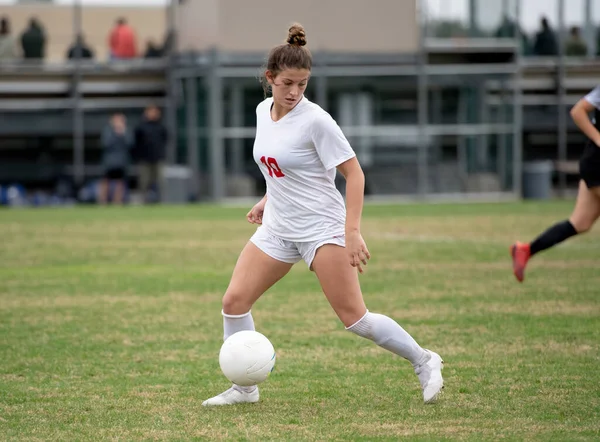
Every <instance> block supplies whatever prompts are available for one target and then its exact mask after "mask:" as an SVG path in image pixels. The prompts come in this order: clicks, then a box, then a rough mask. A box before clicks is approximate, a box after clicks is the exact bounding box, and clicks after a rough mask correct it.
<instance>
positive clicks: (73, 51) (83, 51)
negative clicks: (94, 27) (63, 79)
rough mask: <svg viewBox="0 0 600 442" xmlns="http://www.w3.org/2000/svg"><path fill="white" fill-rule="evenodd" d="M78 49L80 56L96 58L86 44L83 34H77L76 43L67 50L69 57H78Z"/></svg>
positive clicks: (71, 58)
mask: <svg viewBox="0 0 600 442" xmlns="http://www.w3.org/2000/svg"><path fill="white" fill-rule="evenodd" d="M77 51H80V54H79V56H80V57H81V58H85V59H91V58H94V52H93V51H92V50H91V49H90V48H89V46H88V45H87V44H86V42H85V38H84V37H83V35H81V34H80V35H78V36H77V38H76V39H75V43H73V44H72V45H71V47H70V48H69V51H68V52H67V58H68V59H69V60H73V59H75V58H77Z"/></svg>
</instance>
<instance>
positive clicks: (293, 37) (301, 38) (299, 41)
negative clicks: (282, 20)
mask: <svg viewBox="0 0 600 442" xmlns="http://www.w3.org/2000/svg"><path fill="white" fill-rule="evenodd" d="M311 68H312V55H311V53H310V51H309V50H308V48H307V47H306V32H305V31H304V28H303V27H302V25H300V24H298V23H294V24H293V25H292V26H291V27H290V29H289V31H288V36H287V39H286V41H285V43H283V44H280V45H278V46H275V47H274V48H273V49H271V50H270V51H269V56H268V58H267V65H266V66H265V68H264V69H263V71H264V70H268V71H270V72H271V73H272V74H273V77H276V76H277V75H278V74H279V73H280V72H281V71H283V70H285V69H307V70H309V71H310V70H311ZM261 83H262V86H263V89H264V91H265V96H267V95H268V94H269V92H270V90H271V85H270V84H269V82H268V81H267V79H266V77H265V76H264V72H263V76H262V78H261Z"/></svg>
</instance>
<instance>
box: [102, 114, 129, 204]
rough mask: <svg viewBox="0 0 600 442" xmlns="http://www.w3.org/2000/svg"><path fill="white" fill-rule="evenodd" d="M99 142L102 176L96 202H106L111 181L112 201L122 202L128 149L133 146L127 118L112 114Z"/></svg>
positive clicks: (127, 163)
mask: <svg viewBox="0 0 600 442" xmlns="http://www.w3.org/2000/svg"><path fill="white" fill-rule="evenodd" d="M101 143H102V148H103V155H102V165H103V167H104V178H103V179H102V181H100V188H99V191H98V202H99V203H100V204H106V203H107V202H108V195H109V186H110V184H111V182H112V183H113V185H114V187H113V192H112V202H113V203H115V204H123V201H124V197H125V181H126V179H127V169H128V167H129V161H130V155H129V151H130V149H131V148H132V146H133V137H132V136H131V133H130V132H129V131H128V130H127V120H126V119H125V116H124V115H123V114H114V115H113V116H112V117H111V119H110V122H109V124H108V125H107V126H106V127H105V128H104V130H103V131H102V138H101Z"/></svg>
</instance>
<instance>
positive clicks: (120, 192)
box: [113, 179, 125, 204]
mask: <svg viewBox="0 0 600 442" xmlns="http://www.w3.org/2000/svg"><path fill="white" fill-rule="evenodd" d="M124 200H125V180H124V179H118V180H115V192H114V198H113V202H114V203H115V204H123V201H124Z"/></svg>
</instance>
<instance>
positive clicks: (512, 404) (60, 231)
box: [0, 202, 600, 441]
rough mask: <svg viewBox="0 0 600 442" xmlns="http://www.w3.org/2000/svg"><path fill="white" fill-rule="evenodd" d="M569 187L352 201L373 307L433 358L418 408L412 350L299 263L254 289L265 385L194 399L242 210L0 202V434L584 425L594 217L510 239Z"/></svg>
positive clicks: (596, 238)
mask: <svg viewBox="0 0 600 442" xmlns="http://www.w3.org/2000/svg"><path fill="white" fill-rule="evenodd" d="M571 207H572V203H571V202H553V203H544V204H524V203H523V204H522V203H519V204H476V205H398V206H370V207H367V208H366V209H365V218H364V221H363V235H364V237H365V239H366V241H367V244H368V245H369V248H370V251H371V253H372V255H373V258H372V260H371V263H370V264H369V266H368V268H367V273H366V274H365V275H363V276H362V277H361V280H362V284H363V290H364V294H365V299H366V302H367V305H368V307H369V309H370V310H372V311H376V312H381V313H386V314H388V315H390V316H392V317H393V318H394V319H396V320H397V321H398V322H400V323H401V324H402V325H403V326H404V327H405V328H406V329H407V330H408V331H409V332H410V333H411V334H413V336H414V337H415V338H416V339H417V340H418V341H419V342H420V343H421V344H422V345H423V346H426V347H430V348H432V349H435V350H436V351H438V352H439V353H440V354H441V355H442V356H443V358H444V359H445V361H446V369H445V370H444V375H445V381H446V388H445V392H444V395H443V396H442V398H441V400H440V401H439V402H438V403H437V404H435V405H433V406H424V405H423V404H422V397H421V393H420V389H419V384H418V381H417V378H416V376H415V375H414V373H413V372H412V370H411V367H410V364H409V363H408V362H407V361H404V360H402V359H399V358H398V357H395V356H394V355H392V354H390V353H388V352H386V351H384V350H382V349H380V348H378V347H377V346H375V345H374V344H372V343H370V342H369V341H366V340H362V339H360V338H358V337H356V336H354V335H352V334H350V333H348V332H346V331H344V328H343V326H342V325H341V324H340V323H339V322H338V321H337V319H336V317H335V315H334V313H333V312H332V310H331V309H330V307H329V306H328V304H327V302H326V300H325V298H324V297H323V295H322V294H321V292H320V289H319V286H318V284H317V281H316V279H315V277H314V275H313V274H311V273H310V272H308V271H307V270H306V268H305V266H304V265H303V264H299V265H297V266H296V267H295V268H294V269H293V271H292V272H291V273H290V274H289V275H288V276H287V277H286V278H285V279H284V280H283V281H281V282H280V283H279V284H278V285H277V286H276V287H274V288H273V289H271V290H270V291H269V292H268V293H267V294H266V295H265V296H264V297H263V298H262V299H261V300H260V301H259V302H258V303H257V305H256V306H255V308H254V310H253V315H254V318H255V321H256V324H257V327H258V329H259V330H260V331H262V332H263V333H265V334H266V335H267V336H268V337H269V338H270V339H271V340H272V342H273V344H274V345H275V348H276V350H277V353H278V359H277V365H276V368H275V371H274V373H273V375H272V376H271V377H270V378H269V380H268V381H267V382H266V383H265V384H264V385H263V388H262V389H261V402H260V403H259V404H255V405H244V406H239V407H233V408H231V407H230V408H217V409H205V408H203V407H202V406H201V402H202V400H204V399H206V398H207V397H210V396H212V395H214V394H216V393H219V392H220V391H222V390H223V389H225V388H227V387H228V383H227V382H226V380H225V379H224V377H223V376H222V374H221V373H220V370H219V366H218V360H217V356H218V351H219V348H220V345H221V339H222V323H221V316H220V313H219V312H220V299H221V296H222V293H223V290H224V289H225V288H226V285H227V282H228V279H229V276H230V273H231V270H232V268H233V265H234V263H235V260H236V258H237V255H238V253H239V251H240V250H241V248H242V246H243V245H244V243H245V242H246V241H247V239H248V237H249V236H250V235H251V233H252V231H253V227H252V226H250V225H248V224H247V223H245V221H244V214H245V212H246V210H245V209H234V208H230V209H225V208H217V207H211V206H196V207H192V206H189V207H149V208H146V207H127V208H101V209H100V208H77V209H68V210H14V211H13V210H4V211H0V235H1V238H2V239H1V247H0V439H2V440H83V441H85V440H107V439H108V440H159V439H160V440H167V439H168V440H202V439H208V440H224V439H231V440H286V441H287V440H369V441H370V440H398V439H410V440H432V441H434V440H435V441H438V440H473V441H480V440H498V439H505V440H528V441H529V440H539V441H549V440H552V441H554V440H565V441H572V440H598V439H599V438H600V374H599V370H598V365H599V363H600V357H599V347H600V293H599V287H600V231H599V230H598V229H596V230H595V231H594V232H591V233H589V234H587V235H586V236H585V237H580V238H574V239H572V240H569V241H568V242H567V243H565V244H563V245H561V246H560V247H557V248H555V249H553V250H550V251H548V252H546V253H544V254H541V255H539V256H537V257H536V258H535V259H534V260H533V261H532V263H531V266H530V268H529V271H528V274H527V280H526V283H525V284H522V285H519V284H517V283H516V282H515V281H514V278H513V276H512V273H511V270H510V262H509V259H508V245H509V244H510V243H511V241H513V240H514V239H521V240H527V239H530V238H531V237H533V236H534V235H536V234H537V233H538V232H539V231H541V230H542V229H544V228H546V227H547V226H548V225H549V224H551V223H553V222H555V221H558V220H561V219H564V218H566V217H567V216H568V214H569V213H570V210H571Z"/></svg>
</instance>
